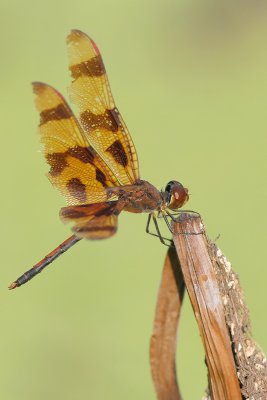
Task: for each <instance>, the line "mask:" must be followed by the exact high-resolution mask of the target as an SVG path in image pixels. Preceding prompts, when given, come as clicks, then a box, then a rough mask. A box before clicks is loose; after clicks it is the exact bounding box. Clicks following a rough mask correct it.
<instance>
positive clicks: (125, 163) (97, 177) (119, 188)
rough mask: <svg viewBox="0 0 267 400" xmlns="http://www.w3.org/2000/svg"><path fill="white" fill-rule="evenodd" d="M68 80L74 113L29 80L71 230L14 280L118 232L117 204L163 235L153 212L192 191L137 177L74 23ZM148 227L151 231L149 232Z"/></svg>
mask: <svg viewBox="0 0 267 400" xmlns="http://www.w3.org/2000/svg"><path fill="white" fill-rule="evenodd" d="M67 44H68V55H69V69H70V71H71V76H72V83H71V87H70V99H71V101H72V102H73V103H74V104H75V106H77V107H78V109H79V111H80V116H79V119H77V118H76V117H75V115H74V114H73V112H72V110H71V109H70V107H69V105H68V104H67V102H66V101H65V99H64V98H63V97H62V95H61V94H60V93H59V92H58V91H57V90H55V89H54V88H53V87H51V86H49V85H47V84H45V83H40V82H34V83H33V92H34V94H35V105H36V108H37V110H38V112H39V113H40V124H39V132H40V137H41V142H42V144H43V152H44V156H45V158H46V161H47V163H48V164H49V165H50V170H49V172H48V178H49V179H50V181H51V182H52V184H53V185H54V186H55V187H56V188H57V189H58V190H59V191H60V192H61V193H62V194H63V196H64V197H65V199H66V201H67V204H68V206H67V207H64V208H62V209H61V210H60V217H61V219H62V220H63V222H65V223H67V222H71V223H72V224H73V227H72V231H73V235H72V236H71V237H70V238H68V239H67V240H65V241H64V242H63V243H61V244H60V245H59V246H58V247H57V248H56V249H55V250H53V251H52V252H51V253H49V254H48V255H47V256H46V257H44V258H43V259H42V260H41V261H39V262H38V263H37V264H35V265H34V266H33V267H32V268H31V269H30V270H28V271H27V272H25V273H24V274H23V275H22V276H21V277H20V278H18V279H17V280H16V281H14V282H13V283H12V284H11V285H10V286H9V289H14V288H16V287H18V286H21V285H23V284H24V283H26V282H28V281H29V280H30V279H32V278H33V277H34V276H35V275H37V274H38V273H39V272H41V271H42V270H43V269H44V268H45V267H46V266H47V265H49V264H50V263H51V262H52V261H54V260H55V259H56V258H57V257H59V256H60V255H61V254H62V253H64V252H65V251H66V250H68V249H69V248H70V247H71V246H73V245H74V244H75V243H77V242H78V241H79V240H81V239H106V238H109V237H111V236H112V235H114V234H115V233H116V231H117V224H118V215H119V214H120V212H121V211H129V212H132V213H142V212H145V213H149V219H148V223H147V232H149V233H151V232H150V231H149V224H150V221H151V220H153V221H154V223H155V227H156V231H157V234H156V236H159V237H160V240H161V241H162V242H163V243H165V242H164V240H163V238H162V237H161V235H160V232H159V228H158V224H157V220H156V218H157V216H162V217H163V218H164V219H165V221H166V222H167V223H168V220H167V218H166V217H167V216H168V215H169V216H171V215H172V214H171V211H175V210H178V209H179V208H180V207H182V206H183V205H184V204H185V203H186V201H187V200H188V198H189V195H188V190H187V189H186V188H184V187H183V185H182V184H181V183H179V182H177V181H171V182H169V183H168V184H167V186H166V188H165V191H162V192H160V191H158V190H157V189H156V188H155V187H154V186H153V185H151V184H150V183H149V182H147V181H144V180H141V179H140V175H139V167H138V159H137V154H136V150H135V147H134V144H133V141H132V138H131V136H130V134H129V132H128V130H127V127H126V125H125V123H124V121H123V119H122V117H121V115H120V113H119V111H118V109H117V108H116V106H115V103H114V100H113V96H112V94H111V90H110V85H109V81H108V78H107V75H106V70H105V67H104V64H103V60H102V57H101V55H100V52H99V50H98V48H97V46H96V44H95V43H94V41H93V40H92V39H91V38H90V37H89V36H87V35H86V34H84V33H83V32H81V31H79V30H72V31H71V33H70V34H69V36H68V37H67ZM152 234H153V233H152Z"/></svg>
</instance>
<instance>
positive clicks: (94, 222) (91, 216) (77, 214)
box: [60, 201, 119, 240]
mask: <svg viewBox="0 0 267 400" xmlns="http://www.w3.org/2000/svg"><path fill="white" fill-rule="evenodd" d="M118 214H119V210H118V209H117V201H107V202H105V203H96V204H87V205H80V206H70V207H64V208H62V209H61V210H60V217H61V219H62V221H63V222H65V223H67V222H71V223H74V226H73V228H72V231H73V232H74V233H75V235H76V236H78V237H82V238H85V239H91V240H92V239H106V238H108V237H110V236H113V235H114V234H115V233H116V231H117V222H118Z"/></svg>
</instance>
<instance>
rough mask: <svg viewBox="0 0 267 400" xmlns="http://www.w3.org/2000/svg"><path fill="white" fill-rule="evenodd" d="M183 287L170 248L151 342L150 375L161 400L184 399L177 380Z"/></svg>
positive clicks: (174, 252) (175, 259)
mask: <svg viewBox="0 0 267 400" xmlns="http://www.w3.org/2000/svg"><path fill="white" fill-rule="evenodd" d="M184 288H185V285H184V280H183V276H182V273H181V269H180V266H179V261H178V258H177V254H176V251H175V249H174V248H173V247H170V248H169V250H168V253H167V255H166V259H165V263H164V267H163V272H162V279H161V285H160V289H159V295H158V302H157V307H156V315H155V320H154V327H153V334H152V337H151V342H150V364H151V372H152V377H153V381H154V385H155V388H156V392H157V398H158V399H159V400H164V399H168V400H181V399H182V397H181V394H180V391H179V386H178V383H177V380H176V367H175V353H176V331H177V324H178V320H179V315H180V310H181V305H182V301H183V296H184Z"/></svg>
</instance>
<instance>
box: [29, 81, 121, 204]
mask: <svg viewBox="0 0 267 400" xmlns="http://www.w3.org/2000/svg"><path fill="white" fill-rule="evenodd" d="M33 90H34V93H35V95H36V97H35V104H36V107H37V110H38V111H39V113H40V125H39V132H40V135H41V142H42V143H43V151H44V155H45V158H46V160H47V162H48V164H49V165H50V171H49V173H48V177H49V179H50V181H51V182H52V184H53V185H54V186H55V187H56V188H57V189H59V190H60V192H61V193H62V194H63V195H64V196H65V198H66V200H67V203H68V204H70V205H72V204H88V203H92V202H101V201H105V200H106V199H107V195H106V188H107V187H111V186H115V185H117V184H118V183H117V180H116V178H115V177H114V176H113V175H112V174H110V173H109V169H108V168H107V166H106V164H105V163H104V162H103V160H102V159H101V158H100V157H99V155H98V154H97V153H96V152H95V150H94V149H93V148H92V146H90V144H89V143H88V140H87V139H86V137H85V136H84V134H83V132H82V130H81V128H80V126H79V123H78V122H77V120H76V118H75V117H74V115H73V113H72V111H71V109H70V108H69V106H68V105H67V103H66V101H65V100H64V98H63V97H62V96H61V95H60V93H58V92H57V91H56V90H55V89H53V88H52V87H51V86H49V85H46V84H44V83H40V82H34V83H33Z"/></svg>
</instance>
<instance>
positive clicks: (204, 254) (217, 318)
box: [173, 215, 241, 400]
mask: <svg viewBox="0 0 267 400" xmlns="http://www.w3.org/2000/svg"><path fill="white" fill-rule="evenodd" d="M173 227H174V238H173V239H174V244H175V247H176V250H177V254H178V256H179V261H180V264H181V269H182V272H183V276H184V280H185V283H186V288H187V291H188V294H189V297H190V301H191V304H192V307H193V310H194V313H195V317H196V320H197V323H198V328H199V332H200V335H201V338H202V342H203V345H204V348H205V354H206V363H207V366H208V370H209V389H210V395H211V398H212V399H213V400H233V399H235V400H238V399H241V392H240V387H239V382H238V379H237V373H236V368H235V363H234V357H233V354H232V348H231V340H230V337H229V333H228V329H227V326H226V322H225V315H224V308H223V303H222V299H221V295H220V290H219V286H218V282H217V278H216V274H215V271H214V268H213V264H212V260H211V258H210V255H209V243H208V241H207V238H206V235H205V234H203V233H202V234H201V232H202V231H203V225H202V222H201V220H200V218H190V216H188V215H185V216H184V215H182V216H181V218H180V220H179V222H177V223H175V224H173ZM181 232H185V234H181Z"/></svg>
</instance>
